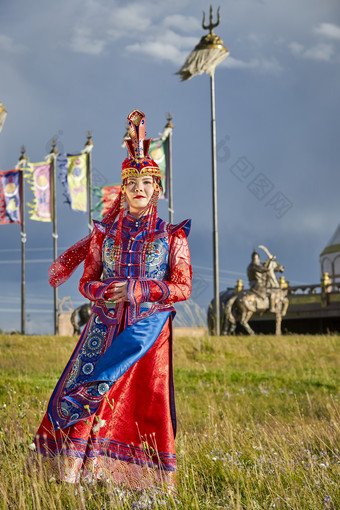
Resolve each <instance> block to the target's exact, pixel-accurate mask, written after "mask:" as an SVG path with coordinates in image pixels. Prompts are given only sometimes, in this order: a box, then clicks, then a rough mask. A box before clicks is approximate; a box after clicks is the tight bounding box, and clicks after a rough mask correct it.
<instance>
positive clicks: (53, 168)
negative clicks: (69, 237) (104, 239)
mask: <svg viewBox="0 0 340 510" xmlns="http://www.w3.org/2000/svg"><path fill="white" fill-rule="evenodd" d="M56 145H57V140H55V139H54V138H53V139H52V141H51V146H52V149H51V152H50V162H51V181H52V182H51V184H52V221H53V230H52V237H53V259H54V260H55V259H56V258H57V257H58V232H57V175H56V159H57V155H58V151H57V149H56ZM53 317H54V334H55V335H58V334H59V325H58V287H54V289H53Z"/></svg>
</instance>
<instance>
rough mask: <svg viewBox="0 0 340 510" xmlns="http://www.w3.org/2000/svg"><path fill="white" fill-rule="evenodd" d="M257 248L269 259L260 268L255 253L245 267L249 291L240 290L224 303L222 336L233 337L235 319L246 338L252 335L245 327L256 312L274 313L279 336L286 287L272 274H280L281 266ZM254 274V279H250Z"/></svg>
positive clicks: (284, 307)
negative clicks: (281, 286)
mask: <svg viewBox="0 0 340 510" xmlns="http://www.w3.org/2000/svg"><path fill="white" fill-rule="evenodd" d="M259 248H261V249H262V250H264V251H265V253H266V254H267V256H268V259H267V260H266V261H265V262H264V264H263V265H260V264H259V257H258V254H257V253H256V252H255V251H254V253H253V257H252V259H253V261H252V263H251V264H249V266H248V277H249V283H250V285H251V288H250V289H248V290H242V291H241V292H239V293H238V294H236V295H234V296H233V297H231V298H230V299H229V300H228V301H227V303H226V306H225V316H224V325H223V329H222V335H228V334H233V333H234V332H235V329H236V324H237V320H238V321H239V322H240V324H241V326H243V328H244V329H245V330H246V332H247V333H248V334H249V335H254V334H255V332H254V331H253V329H252V328H251V327H250V325H249V324H248V322H249V320H250V319H251V317H252V315H253V314H254V313H255V312H268V311H270V312H272V313H274V314H275V319H276V321H275V322H276V327H275V334H276V335H278V336H279V335H281V323H282V317H284V316H285V315H286V312H287V308H288V305H289V300H288V297H287V294H288V288H285V289H281V288H280V284H279V282H278V280H277V277H276V274H275V273H276V272H281V273H283V271H284V266H282V265H281V264H279V263H278V262H277V260H276V257H275V255H272V254H271V253H270V252H269V250H268V249H267V248H266V247H265V246H263V245H260V246H259ZM256 255H257V257H256ZM254 262H255V263H254ZM254 268H255V269H254ZM254 275H255V279H252V278H253V276H254Z"/></svg>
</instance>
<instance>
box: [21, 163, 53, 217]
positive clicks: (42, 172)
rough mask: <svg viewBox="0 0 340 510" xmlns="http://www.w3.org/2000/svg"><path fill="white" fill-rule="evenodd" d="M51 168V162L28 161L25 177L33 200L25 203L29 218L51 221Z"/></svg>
mask: <svg viewBox="0 0 340 510" xmlns="http://www.w3.org/2000/svg"><path fill="white" fill-rule="evenodd" d="M51 169H52V163H51V162H50V161H49V162H46V161H43V162H41V163H30V164H29V166H28V168H26V169H25V178H26V179H27V181H28V182H29V184H30V185H31V190H32V191H33V193H34V198H33V202H32V203H31V204H27V205H28V207H30V208H31V210H29V211H28V213H29V215H30V219H31V220H35V221H52V214H51Z"/></svg>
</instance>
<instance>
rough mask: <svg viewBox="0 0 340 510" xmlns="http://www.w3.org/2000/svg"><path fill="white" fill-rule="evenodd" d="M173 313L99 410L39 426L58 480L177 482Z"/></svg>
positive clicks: (44, 456) (43, 451) (41, 450)
mask: <svg viewBox="0 0 340 510" xmlns="http://www.w3.org/2000/svg"><path fill="white" fill-rule="evenodd" d="M171 329H172V328H171V318H169V319H168V320H167V322H166V323H165V325H164V327H163V329H162V331H161V333H160V335H159V336H158V338H157V340H156V341H155V343H154V344H153V346H152V347H151V348H150V349H149V350H148V351H147V352H146V353H145V354H144V356H143V357H142V358H141V359H139V360H138V361H137V362H136V363H135V364H134V365H133V366H132V367H130V368H129V369H128V370H127V371H126V372H125V373H124V374H123V375H122V376H121V377H120V378H119V379H118V380H117V381H116V382H115V383H114V385H113V386H112V388H111V389H110V390H109V391H108V392H107V394H106V396H105V399H104V400H103V402H102V403H101V405H100V407H99V408H98V410H97V412H96V414H95V415H92V416H89V418H88V419H86V420H83V421H81V422H78V423H76V424H74V425H72V426H70V427H67V428H64V429H62V430H60V429H59V430H54V428H53V426H52V424H51V422H50V420H49V418H48V416H47V414H45V416H44V419H43V421H42V423H41V425H40V427H39V429H38V431H37V434H36V438H35V443H36V448H37V452H38V454H40V456H39V458H40V459H41V460H42V462H43V464H44V465H45V467H46V469H47V470H48V473H49V475H50V476H52V477H54V478H55V479H56V480H62V481H67V482H71V483H77V482H78V481H79V480H81V479H84V480H85V481H88V482H93V481H95V480H97V479H102V480H109V481H112V482H113V483H115V484H120V483H124V484H125V486H126V487H133V488H135V487H139V488H146V487H148V486H150V485H155V484H158V483H166V484H167V485H170V486H171V485H174V484H175V476H176V473H175V472H176V456H175V444H174V435H175V428H176V425H175V420H176V418H175V405H174V394H173V381H172V346H171V342H172V335H171Z"/></svg>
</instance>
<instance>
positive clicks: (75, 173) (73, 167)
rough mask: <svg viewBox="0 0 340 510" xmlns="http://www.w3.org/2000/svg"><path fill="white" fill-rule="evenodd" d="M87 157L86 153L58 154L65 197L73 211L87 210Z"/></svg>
mask: <svg viewBox="0 0 340 510" xmlns="http://www.w3.org/2000/svg"><path fill="white" fill-rule="evenodd" d="M87 157H88V154H86V153H84V154H77V155H75V156H72V155H70V154H59V156H58V158H57V162H58V165H59V175H60V179H61V182H62V184H63V186H64V190H65V197H66V201H67V203H68V204H70V206H71V208H72V209H73V210H74V211H82V212H86V210H87Z"/></svg>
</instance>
